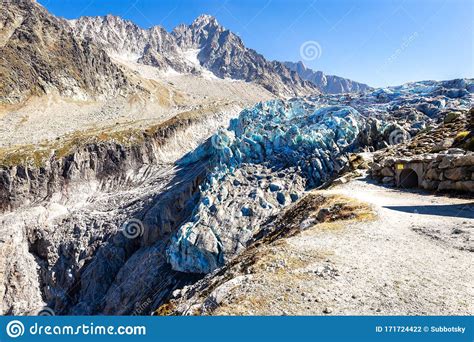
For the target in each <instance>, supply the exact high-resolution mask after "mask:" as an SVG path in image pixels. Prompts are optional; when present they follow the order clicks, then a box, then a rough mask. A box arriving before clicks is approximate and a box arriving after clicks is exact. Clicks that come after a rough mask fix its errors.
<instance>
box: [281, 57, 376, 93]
mask: <svg viewBox="0 0 474 342" xmlns="http://www.w3.org/2000/svg"><path fill="white" fill-rule="evenodd" d="M284 64H285V66H286V67H287V68H288V69H290V70H292V71H295V72H296V73H298V75H299V76H300V77H301V78H302V79H303V80H306V81H309V82H311V83H313V84H314V85H315V86H316V87H318V89H319V90H321V92H323V93H326V94H342V93H360V92H364V91H369V90H371V89H372V88H370V87H369V86H368V85H367V84H364V83H359V82H355V81H352V80H349V79H347V78H343V77H339V76H334V75H326V74H324V73H323V72H322V71H314V70H312V69H310V68H308V67H306V65H304V64H303V62H298V63H293V62H285V63H284Z"/></svg>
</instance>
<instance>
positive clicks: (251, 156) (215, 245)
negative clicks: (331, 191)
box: [168, 99, 362, 273]
mask: <svg viewBox="0 0 474 342" xmlns="http://www.w3.org/2000/svg"><path fill="white" fill-rule="evenodd" d="M361 119H362V118H361V116H360V114H359V113H358V112H357V111H356V110H355V109H354V108H352V107H349V106H326V107H320V105H318V103H317V102H316V101H313V100H310V99H304V100H303V99H293V100H289V101H281V100H275V101H270V102H265V103H261V104H258V105H257V106H255V107H254V108H252V109H247V110H244V111H243V112H242V113H241V114H240V116H239V117H238V118H237V119H233V120H232V121H231V123H230V126H229V128H228V130H223V131H220V132H219V133H217V134H216V135H214V136H213V137H212V138H211V140H210V141H209V142H208V143H207V144H206V145H203V146H201V147H200V148H198V149H197V150H196V151H195V152H193V153H192V154H190V155H188V156H187V158H185V160H184V162H188V163H192V162H195V161H196V160H201V159H203V158H209V159H210V165H211V170H212V171H211V172H209V174H208V176H207V179H206V181H205V182H203V183H202V184H201V186H200V192H201V197H200V201H199V203H198V204H197V206H196V208H195V210H194V212H193V215H192V218H191V219H190V220H189V222H186V223H185V224H183V225H182V226H181V227H180V228H179V230H178V232H177V233H176V234H175V236H174V237H173V238H172V241H171V243H170V246H169V248H168V261H169V262H170V264H171V265H172V267H173V268H174V269H175V270H179V271H183V272H193V273H208V272H210V271H212V270H214V269H216V268H217V267H219V266H222V265H223V264H224V263H225V262H226V261H227V260H229V259H230V258H231V257H232V256H234V255H236V254H237V253H239V252H240V251H241V250H242V249H243V248H245V246H246V244H247V242H248V241H249V240H250V239H251V238H252V236H253V235H254V234H255V233H256V232H258V231H259V229H260V224H261V223H262V222H263V221H264V220H265V218H268V217H269V216H270V215H272V214H275V213H277V212H278V211H280V210H281V209H282V208H283V207H285V206H287V205H289V204H291V203H292V202H294V201H296V200H297V199H298V198H299V197H300V196H301V194H302V192H303V191H304V190H305V189H307V188H314V187H316V186H318V185H321V184H322V183H324V182H326V181H328V180H330V179H331V177H332V176H333V175H335V174H336V173H338V172H339V171H341V169H342V168H343V167H344V165H345V164H346V157H345V155H344V153H345V152H348V151H351V150H352V149H353V147H354V142H356V138H357V136H358V134H359V129H360V127H361V125H362V120H361Z"/></svg>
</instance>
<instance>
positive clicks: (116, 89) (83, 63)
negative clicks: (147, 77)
mask: <svg viewBox="0 0 474 342" xmlns="http://www.w3.org/2000/svg"><path fill="white" fill-rule="evenodd" d="M0 8H1V11H0V37H1V38H0V74H2V79H1V81H0V102H3V103H15V102H20V101H23V100H25V99H26V98H28V97H29V96H32V95H43V94H48V93H51V92H57V93H59V94H60V95H62V96H66V97H72V98H74V99H81V100H84V99H95V98H106V97H117V96H125V95H127V94H129V93H131V92H132V91H133V90H134V89H135V88H136V87H135V86H134V85H133V84H131V82H130V81H129V80H128V79H127V77H126V76H125V75H124V73H123V72H122V71H121V70H120V68H119V67H118V66H116V65H115V64H114V63H112V61H111V60H110V58H109V56H108V55H107V53H106V52H105V51H104V50H102V49H100V48H97V47H96V46H95V45H94V44H92V43H91V41H89V40H82V39H79V38H77V37H76V36H75V35H74V33H73V31H72V30H71V28H70V27H69V25H68V24H67V23H66V21H64V20H63V19H59V18H56V17H54V16H53V15H51V14H50V13H48V12H47V11H46V9H44V8H43V7H42V6H41V5H39V4H38V3H36V2H35V1H32V0H21V1H2V2H1V4H0Z"/></svg>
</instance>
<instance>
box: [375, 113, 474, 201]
mask: <svg viewBox="0 0 474 342" xmlns="http://www.w3.org/2000/svg"><path fill="white" fill-rule="evenodd" d="M473 115H474V109H471V110H470V111H469V112H449V113H447V114H446V115H445V118H444V121H443V123H442V124H440V125H439V126H438V127H436V128H434V129H432V130H430V131H429V132H424V133H421V134H419V135H418V136H416V137H415V138H414V139H413V140H411V141H409V142H405V143H401V144H400V145H397V146H394V147H392V148H389V149H386V150H382V151H379V152H377V153H376V154H375V156H374V163H373V164H372V166H371V169H370V173H371V175H372V177H373V178H375V179H377V180H379V181H381V182H383V183H385V184H392V185H397V186H399V187H420V188H424V189H428V190H439V191H442V190H456V191H464V192H473V191H474V182H473V180H474V173H473V171H474V153H473V152H471V151H469V146H470V141H471V140H472V139H473V138H472V134H473V126H472V122H471V121H472V116H473ZM458 147H462V148H458Z"/></svg>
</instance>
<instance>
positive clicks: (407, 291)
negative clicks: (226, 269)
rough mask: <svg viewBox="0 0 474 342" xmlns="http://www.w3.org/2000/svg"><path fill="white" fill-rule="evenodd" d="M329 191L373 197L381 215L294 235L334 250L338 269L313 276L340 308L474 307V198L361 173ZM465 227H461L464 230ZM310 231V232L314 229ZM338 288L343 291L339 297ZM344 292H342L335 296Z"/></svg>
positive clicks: (460, 310)
mask: <svg viewBox="0 0 474 342" xmlns="http://www.w3.org/2000/svg"><path fill="white" fill-rule="evenodd" d="M326 192H327V193H336V194H341V195H345V196H349V197H353V198H356V199H358V200H360V201H364V202H367V203H369V204H371V205H372V206H373V208H374V210H375V211H376V212H377V214H378V217H377V219H376V220H375V221H373V222H370V223H367V222H358V223H352V224H350V225H349V226H346V227H344V229H341V230H340V231H338V232H334V233H329V232H327V231H318V230H317V229H316V230H313V231H312V232H308V234H301V235H298V236H296V237H294V238H291V239H290V240H289V242H290V244H291V245H293V246H294V247H295V248H297V249H298V250H308V251H311V250H313V251H315V252H316V251H318V250H319V251H320V250H321V249H324V250H326V251H328V252H330V253H331V254H332V256H331V257H329V259H330V261H331V263H333V264H334V265H333V267H335V269H337V272H338V273H339V276H338V277H335V279H331V280H329V281H323V282H318V283H317V284H314V286H315V287H319V289H318V290H317V292H319V293H320V294H322V292H324V291H327V292H325V295H323V297H326V298H327V299H330V298H331V295H332V296H333V298H336V300H335V301H334V303H328V305H331V306H333V307H334V311H335V312H334V313H339V314H371V313H375V314H444V315H447V314H472V313H473V312H474V307H473V303H474V290H473V288H474V287H473V285H474V281H473V279H474V267H473V256H474V255H473V253H472V252H470V251H468V250H460V249H459V248H472V231H473V230H474V204H473V201H472V200H469V199H456V198H448V197H441V196H433V195H429V194H426V193H419V192H406V191H398V190H395V189H390V188H385V187H381V186H377V185H373V184H370V183H367V182H366V181H364V180H355V181H352V182H350V183H348V184H345V185H342V186H339V187H336V188H334V189H332V190H328V191H326ZM459 231H460V232H459ZM308 235H310V238H309V236H308ZM337 296H341V297H340V298H337ZM337 299H339V300H337Z"/></svg>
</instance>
